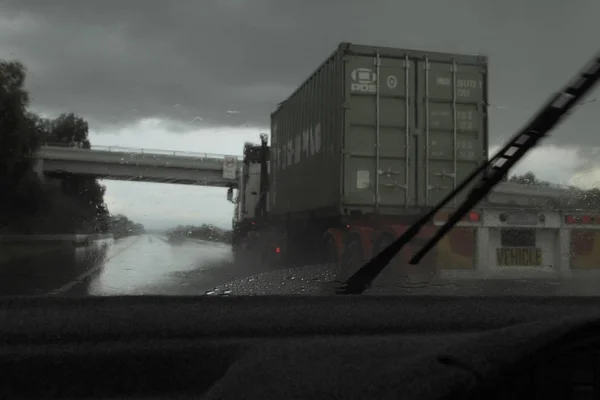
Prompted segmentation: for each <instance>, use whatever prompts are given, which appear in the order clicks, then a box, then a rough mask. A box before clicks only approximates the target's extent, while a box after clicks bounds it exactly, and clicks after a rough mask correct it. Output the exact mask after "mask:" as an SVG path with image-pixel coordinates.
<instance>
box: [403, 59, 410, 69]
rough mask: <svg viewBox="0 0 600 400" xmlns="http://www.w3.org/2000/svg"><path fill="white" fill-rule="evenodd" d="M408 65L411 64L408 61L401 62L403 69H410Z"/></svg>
mask: <svg viewBox="0 0 600 400" xmlns="http://www.w3.org/2000/svg"><path fill="white" fill-rule="evenodd" d="M410 64H411V63H410V62H409V61H406V60H402V67H403V68H407V69H408V68H410Z"/></svg>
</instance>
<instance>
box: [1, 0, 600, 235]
mask: <svg viewBox="0 0 600 400" xmlns="http://www.w3.org/2000/svg"><path fill="white" fill-rule="evenodd" d="M92 4H93V5H92ZM598 15H600V2H598V1H597V0H572V1H568V2H567V1H556V0H528V1H516V0H505V1H501V2H500V1H494V0H452V1H447V0H404V1H397V0H394V1H392V0H390V1H387V0H373V1H370V2H365V1H364V0H361V1H358V0H322V1H318V2H317V1H315V0H307V1H302V2H301V1H297V0H202V1H197V0H189V1H187V0H171V1H168V2H167V1H159V0H144V1H141V0H127V1H125V0H122V1H116V0H103V1H98V2H91V1H77V0H71V1H66V0H53V1H46V0H0V58H4V59H18V60H21V61H22V62H23V63H25V65H26V66H27V67H28V69H29V78H28V88H29V90H30V92H31V96H32V107H33V108H34V109H35V110H36V111H38V112H41V113H44V114H49V115H56V114H58V113H60V112H75V113H78V114H80V115H81V116H83V117H85V118H86V119H87V120H88V121H90V125H91V129H92V132H91V139H92V143H93V144H97V145H123V146H133V147H143V148H162V149H172V150H186V151H198V152H218V153H229V154H241V149H242V146H243V142H244V141H246V140H253V141H256V140H257V139H258V133H259V132H260V131H261V130H262V131H264V130H265V129H264V127H266V126H268V122H269V114H270V112H271V111H272V110H273V109H274V107H275V105H276V104H277V103H278V102H280V101H282V100H284V99H285V98H286V97H287V95H289V94H290V93H291V92H292V91H293V90H294V89H295V87H297V85H298V84H300V83H301V82H302V81H303V80H304V79H305V78H306V77H307V76H308V75H309V74H310V73H311V72H312V71H313V70H314V69H315V68H316V66H317V65H318V64H319V63H320V62H321V61H323V60H324V59H325V57H326V56H328V55H329V54H330V53H331V52H332V51H333V49H334V48H335V47H336V46H337V44H338V43H339V42H356V43H362V44H372V45H385V46H392V47H405V48H414V49H424V50H437V51H444V52H465V53H474V54H477V53H480V54H485V55H487V56H489V62H490V103H492V106H491V107H490V124H491V143H492V144H493V145H498V144H499V143H502V142H503V141H505V140H506V139H507V138H508V137H509V135H511V134H512V133H514V131H515V130H516V129H517V128H518V127H520V126H521V125H522V124H523V123H524V122H525V121H526V120H527V119H528V118H529V116H530V115H531V113H532V112H534V111H535V110H536V109H537V107H538V106H539V105H540V103H541V102H543V101H544V100H545V99H546V98H547V97H548V96H549V95H550V94H551V92H553V91H554V90H556V89H557V88H558V87H560V86H561V85H562V84H564V83H565V82H566V81H567V80H568V79H569V78H570V77H571V76H572V74H573V73H574V72H575V71H577V70H578V69H579V68H580V67H581V66H582V64H583V63H585V62H586V61H587V60H588V59H589V57H590V56H591V55H592V54H593V53H594V52H595V51H596V49H597V47H598V43H597V42H598V40H597V39H598V37H600V26H599V25H598V23H597V16H598ZM595 96H598V94H597V93H596V94H594V95H593V96H591V98H594V97H595ZM230 111H237V112H239V113H237V114H235V115H234V116H232V115H231V113H230ZM599 114H600V101H598V102H592V103H589V104H587V105H585V106H583V107H581V109H579V110H578V111H577V113H576V114H575V115H574V116H572V117H571V118H570V119H569V120H568V121H567V122H566V123H564V124H563V125H562V126H561V127H560V129H558V130H557V131H556V132H555V133H554V136H553V138H552V139H550V140H548V141H547V143H546V146H545V148H542V149H539V150H536V151H535V154H532V155H531V156H530V157H529V158H528V160H526V161H524V162H523V163H522V164H521V165H520V167H519V168H518V170H520V171H525V170H528V169H532V170H534V172H536V173H537V174H538V175H540V176H541V177H544V178H548V179H551V180H553V181H556V182H569V181H571V182H575V183H577V184H581V185H585V186H590V185H592V186H593V185H597V184H598V185H600V173H598V172H596V169H597V167H598V165H597V163H596V160H595V148H597V147H599V145H600V138H599V136H598V132H597V126H598V123H599V120H600V118H599ZM517 172H519V171H517ZM106 185H107V200H108V202H109V205H110V207H111V211H113V212H122V213H125V214H126V215H128V216H130V217H131V218H133V219H136V220H138V221H140V222H142V223H144V224H146V225H147V226H149V227H158V226H166V225H171V224H173V223H182V222H189V223H201V222H211V223H215V224H219V225H222V226H225V227H226V226H229V225H230V222H231V212H232V207H230V204H229V203H227V202H226V201H225V191H224V190H223V189H211V188H199V187H194V186H175V185H168V186H167V185H159V184H142V183H127V182H112V181H111V182H106Z"/></svg>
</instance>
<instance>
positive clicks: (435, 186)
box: [427, 185, 452, 190]
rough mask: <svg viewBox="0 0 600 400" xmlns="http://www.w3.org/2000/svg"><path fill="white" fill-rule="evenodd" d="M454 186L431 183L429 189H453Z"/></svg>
mask: <svg viewBox="0 0 600 400" xmlns="http://www.w3.org/2000/svg"><path fill="white" fill-rule="evenodd" d="M451 189H452V188H450V187H448V186H443V185H429V186H427V190H451Z"/></svg>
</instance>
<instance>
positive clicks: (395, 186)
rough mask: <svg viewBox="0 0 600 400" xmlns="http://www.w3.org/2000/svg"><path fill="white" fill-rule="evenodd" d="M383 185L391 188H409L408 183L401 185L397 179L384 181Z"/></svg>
mask: <svg viewBox="0 0 600 400" xmlns="http://www.w3.org/2000/svg"><path fill="white" fill-rule="evenodd" d="M381 186H385V187H389V188H392V189H404V190H407V189H408V186H407V185H401V184H399V183H398V182H396V181H394V182H392V183H382V184H381Z"/></svg>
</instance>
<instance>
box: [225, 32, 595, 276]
mask: <svg viewBox="0 0 600 400" xmlns="http://www.w3.org/2000/svg"><path fill="white" fill-rule="evenodd" d="M487 105H488V60H487V58H486V57H485V56H481V55H465V54H450V53H441V52H429V51H419V50H408V49H398V48H388V47H375V46H366V45H356V44H350V43H342V44H340V45H339V46H338V48H337V49H336V50H335V51H334V52H333V54H331V55H330V56H329V57H328V58H327V59H326V60H325V61H324V62H323V63H322V64H321V65H320V66H319V67H318V68H317V69H316V71H314V72H313V73H312V74H311V75H310V76H309V77H308V79H306V80H305V81H304V83H302V84H301V85H300V86H299V87H298V88H297V89H296V90H295V91H294V92H293V93H292V94H291V95H290V96H289V97H288V98H287V99H286V100H284V101H283V102H281V103H280V104H279V105H278V107H277V108H276V110H275V111H274V112H273V113H272V114H271V129H270V143H269V137H268V135H266V134H264V135H261V142H260V144H252V143H246V144H245V145H244V151H243V164H242V167H241V173H240V176H239V183H238V187H237V197H236V198H235V199H234V198H233V189H230V190H229V192H228V198H229V200H231V201H233V202H234V203H235V204H236V207H235V215H234V218H233V245H232V249H233V252H234V257H235V259H236V260H238V262H241V263H248V264H254V263H259V264H262V265H272V266H274V267H276V266H294V265H306V264H325V263H326V264H335V265H336V266H337V268H338V272H339V274H338V276H339V278H340V279H346V278H347V277H349V276H350V275H351V274H352V273H353V272H354V271H356V270H357V269H358V268H359V267H360V266H361V265H362V264H364V262H366V261H367V260H368V259H369V258H371V257H372V256H373V255H375V254H377V253H378V252H379V251H381V250H382V249H384V248H385V247H386V246H387V245H389V244H390V243H391V242H392V241H393V240H394V239H395V238H397V237H398V236H399V235H401V234H402V233H403V232H404V231H405V230H406V229H407V228H408V227H409V226H410V225H411V224H412V223H413V222H415V220H416V219H417V218H419V216H421V215H422V214H423V213H424V212H426V211H428V210H430V209H431V208H432V207H433V206H435V204H436V203H438V202H439V201H440V200H441V199H442V198H443V197H445V196H446V195H447V194H448V193H449V192H450V191H452V190H453V189H454V188H455V187H456V185H457V184H458V183H460V182H461V181H462V180H463V179H464V178H465V177H466V176H467V175H468V174H469V173H471V172H472V171H473V170H474V169H475V168H476V167H478V166H479V165H481V164H482V163H484V162H485V161H486V160H487V159H488V147H489V142H488V136H489V129H488V115H487ZM466 192H467V191H465V192H464V193H466ZM560 196H568V190H565V189H564V188H550V187H546V188H542V187H534V186H532V185H519V184H515V183H510V182H503V183H501V184H500V185H499V186H498V187H497V188H495V190H494V192H493V193H492V194H490V196H489V197H488V199H486V200H485V201H484V202H483V203H482V204H480V205H479V206H478V208H477V209H474V210H472V211H471V212H470V213H469V214H468V215H467V216H466V217H465V219H464V220H463V221H462V222H461V223H459V224H458V225H457V226H456V227H455V228H454V229H453V230H452V231H451V232H450V233H449V234H448V235H447V236H446V237H445V238H444V239H443V240H442V241H441V242H440V243H439V244H438V245H437V246H436V248H435V249H434V251H432V252H430V253H429V254H428V256H427V257H426V258H425V259H424V260H422V261H421V263H420V264H419V265H409V263H408V258H409V256H410V255H411V254H413V252H414V251H415V250H416V249H418V248H419V247H420V245H421V244H423V243H424V241H426V240H427V239H428V238H430V237H431V236H432V235H433V234H434V232H435V231H436V229H437V227H438V226H439V225H441V224H443V222H444V221H445V218H447V217H448V216H449V214H450V211H451V209H452V205H450V207H449V209H445V210H442V211H441V212H440V213H439V214H438V215H437V216H436V218H434V221H433V222H432V224H431V226H429V227H427V228H426V229H423V230H422V231H421V233H420V235H419V237H418V238H417V239H416V240H413V241H412V242H411V243H410V244H409V245H408V246H406V247H405V249H404V250H403V251H402V252H401V254H399V255H398V256H397V257H396V259H395V260H394V261H393V262H392V265H391V266H390V267H388V268H387V269H386V271H389V272H387V274H388V275H387V276H386V275H384V276H382V277H381V279H389V278H390V276H389V275H390V274H392V275H398V276H402V277H412V278H416V279H419V280H420V279H433V278H434V277H438V276H460V277H476V278H477V277H509V276H511V274H513V275H514V274H515V273H516V274H518V275H519V276H523V274H525V275H527V274H530V275H532V276H548V275H552V276H555V275H557V274H560V275H565V274H571V273H572V271H573V270H576V269H577V267H576V266H575V267H573V266H574V265H576V264H577V255H576V254H575V253H574V249H575V248H577V247H578V245H577V243H579V248H581V247H582V245H581V242H582V241H583V242H585V243H587V244H585V245H583V247H586V248H588V253H590V252H597V253H598V254H597V255H595V256H593V257H596V258H593V257H592V258H589V257H588V258H587V259H586V260H587V261H584V262H583V264H581V263H580V264H581V265H589V264H593V263H594V262H598V261H600V238H599V239H598V240H597V239H596V233H597V231H596V228H598V227H600V224H595V223H589V224H582V223H579V222H578V223H573V222H572V221H575V220H577V221H583V220H585V221H589V220H592V219H593V218H592V217H590V216H587V215H586V216H584V215H582V213H581V212H577V211H574V212H570V211H568V210H557V209H550V208H549V204H550V202H551V200H552V199H553V198H557V197H560ZM461 200H462V199H461V198H460V197H459V198H457V199H456V200H455V203H453V204H456V203H457V202H460V201H461ZM598 221H600V218H599V219H598ZM573 229H575V230H576V231H574V230H573ZM573 232H574V233H573ZM582 232H587V234H586V235H587V236H586V235H583V236H585V237H586V238H587V239H581V237H582ZM590 238H592V239H590ZM590 240H592V241H593V242H594V243H595V244H594V245H592V246H590V245H589V242H590ZM596 247H598V249H596ZM581 257H584V258H585V257H586V256H585V255H583V256H580V259H581ZM590 257H591V256H590ZM573 260H575V262H573ZM593 260H596V261H593ZM598 264H599V265H598V266H600V262H598ZM579 269H588V270H589V268H588V267H586V266H583V267H580V268H579Z"/></svg>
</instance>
